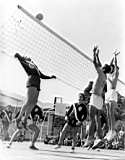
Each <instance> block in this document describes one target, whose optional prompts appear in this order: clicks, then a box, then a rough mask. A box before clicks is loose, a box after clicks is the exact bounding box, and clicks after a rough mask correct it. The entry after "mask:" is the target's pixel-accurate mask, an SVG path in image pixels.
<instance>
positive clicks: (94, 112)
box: [84, 46, 111, 147]
mask: <svg viewBox="0 0 125 160" xmlns="http://www.w3.org/2000/svg"><path fill="white" fill-rule="evenodd" d="M93 52H94V54H93V64H94V67H95V69H96V71H97V74H98V76H97V78H96V80H95V82H94V84H93V89H92V95H91V98H90V103H89V131H88V137H87V140H86V142H85V144H84V147H90V146H92V145H93V144H94V145H93V147H95V146H96V145H98V143H99V142H101V138H102V133H101V121H100V113H101V110H102V108H103V90H104V86H105V84H106V79H107V76H106V74H107V73H109V72H110V70H111V67H110V66H109V65H107V64H105V65H104V67H102V65H101V62H100V60H99V49H98V47H97V46H96V47H94V49H93ZM95 126H96V132H97V133H96V139H95V140H94V133H95Z"/></svg>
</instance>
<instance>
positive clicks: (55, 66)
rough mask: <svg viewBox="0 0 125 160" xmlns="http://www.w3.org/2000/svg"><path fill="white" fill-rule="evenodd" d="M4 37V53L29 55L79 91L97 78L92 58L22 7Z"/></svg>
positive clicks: (0, 41)
mask: <svg viewBox="0 0 125 160" xmlns="http://www.w3.org/2000/svg"><path fill="white" fill-rule="evenodd" d="M0 36H1V38H0V52H1V53H3V54H6V55H8V56H13V55H14V54H15V53H20V54H21V55H24V56H29V57H31V58H32V59H33V60H34V61H35V62H36V64H37V65H38V67H39V68H40V69H41V71H42V72H43V73H46V74H54V75H56V76H57V78H58V80H60V81H61V82H62V83H65V84H66V85H69V86H71V87H73V88H75V89H77V90H83V89H84V87H85V85H86V84H87V83H88V81H90V80H93V79H94V78H95V76H96V72H95V69H94V68H93V64H92V60H91V58H90V57H88V56H87V55H86V54H85V53H84V52H82V51H81V50H80V49H78V48H77V47H75V45H73V44H72V43H70V42H69V41H68V40H66V39H65V38H63V37H62V36H60V35H59V34H57V33H56V32H55V31H53V30H52V29H50V28H49V27H48V26H47V25H45V24H44V23H43V22H42V21H39V20H37V19H36V18H35V16H33V15H32V14H30V13H29V12H28V11H26V10H25V9H24V8H23V7H21V6H18V7H17V9H16V11H15V12H14V14H13V15H12V16H11V17H10V18H9V19H8V21H7V23H6V24H5V25H4V26H3V27H2V28H1V33H0ZM121 89H122V90H123V91H124V90H125V84H124V82H122V81H119V82H118V90H121Z"/></svg>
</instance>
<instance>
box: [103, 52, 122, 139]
mask: <svg viewBox="0 0 125 160" xmlns="http://www.w3.org/2000/svg"><path fill="white" fill-rule="evenodd" d="M118 54H119V52H115V53H114V57H113V59H112V61H111V66H112V68H113V70H112V72H111V73H110V74H109V76H108V82H109V83H108V84H109V90H108V92H107V94H106V106H107V117H108V125H109V131H108V133H107V134H106V136H105V137H104V139H107V140H108V141H111V140H112V139H113V138H114V137H115V136H116V131H115V115H114V112H115V108H118V106H117V100H118V95H117V92H116V86H117V81H118V76H119V67H118V65H117V55H118Z"/></svg>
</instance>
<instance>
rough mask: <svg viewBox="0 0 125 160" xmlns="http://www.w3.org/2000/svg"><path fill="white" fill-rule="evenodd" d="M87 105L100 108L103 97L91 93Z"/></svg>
mask: <svg viewBox="0 0 125 160" xmlns="http://www.w3.org/2000/svg"><path fill="white" fill-rule="evenodd" d="M89 105H92V106H94V107H96V108H97V109H99V110H101V109H102V107H103V99H102V97H101V96H98V95H96V94H92V95H91V98H90V102H89Z"/></svg>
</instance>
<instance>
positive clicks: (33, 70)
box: [15, 53, 56, 128]
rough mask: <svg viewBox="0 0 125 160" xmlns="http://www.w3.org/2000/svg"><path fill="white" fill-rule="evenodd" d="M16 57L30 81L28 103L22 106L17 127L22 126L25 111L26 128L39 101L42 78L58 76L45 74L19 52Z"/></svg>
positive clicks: (28, 82)
mask: <svg viewBox="0 0 125 160" xmlns="http://www.w3.org/2000/svg"><path fill="white" fill-rule="evenodd" d="M15 58H17V59H18V60H19V62H20V63H21V65H22V67H23V68H24V70H25V72H26V73H27V75H28V81H27V85H26V87H27V100H26V103H25V104H24V105H23V106H22V108H21V111H20V114H19V116H18V117H17V118H16V122H17V127H18V128H20V125H19V123H20V121H21V118H22V115H23V114H24V113H25V118H24V122H23V127H25V128H26V120H27V118H28V116H29V114H30V113H31V111H32V109H33V107H34V106H35V105H36V103H37V101H38V96H39V92H40V79H52V78H56V76H54V75H52V76H47V75H44V74H43V73H41V71H40V70H39V69H38V67H37V66H36V65H35V64H34V62H33V61H32V60H31V59H30V58H27V57H23V56H21V55H20V54H19V53H16V54H15Z"/></svg>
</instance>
